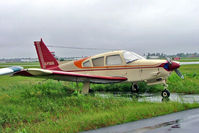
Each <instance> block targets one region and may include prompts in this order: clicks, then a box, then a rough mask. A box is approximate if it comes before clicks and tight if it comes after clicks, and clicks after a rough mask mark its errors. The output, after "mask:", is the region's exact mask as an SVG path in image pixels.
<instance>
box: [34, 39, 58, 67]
mask: <svg viewBox="0 0 199 133" xmlns="http://www.w3.org/2000/svg"><path fill="white" fill-rule="evenodd" d="M34 45H35V47H36V51H37V55H38V58H39V62H40V66H41V68H42V69H53V68H54V69H56V68H57V66H58V65H59V64H58V62H57V60H56V59H55V57H54V56H53V55H52V53H51V52H50V51H49V49H48V48H47V47H46V45H45V44H44V42H43V40H42V39H41V41H35V42H34Z"/></svg>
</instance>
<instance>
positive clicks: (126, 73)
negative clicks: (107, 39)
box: [59, 51, 170, 82]
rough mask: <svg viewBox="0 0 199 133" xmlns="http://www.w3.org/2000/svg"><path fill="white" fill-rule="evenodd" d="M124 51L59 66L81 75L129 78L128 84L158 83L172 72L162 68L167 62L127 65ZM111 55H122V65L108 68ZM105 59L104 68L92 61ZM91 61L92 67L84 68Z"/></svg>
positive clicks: (149, 61)
mask: <svg viewBox="0 0 199 133" xmlns="http://www.w3.org/2000/svg"><path fill="white" fill-rule="evenodd" d="M122 53H123V51H113V52H108V53H105V54H99V55H96V56H91V57H88V58H85V59H82V60H79V61H70V62H68V63H64V64H61V65H59V68H60V69H61V70H62V71H68V72H76V73H80V74H89V75H98V76H120V77H126V78H128V80H127V81H128V82H138V81H146V82H156V80H157V79H160V78H161V79H162V80H165V79H166V78H167V77H168V76H169V74H170V72H169V71H166V70H165V69H164V68H163V67H160V65H161V64H162V63H166V62H167V61H166V60H147V59H141V60H136V61H133V62H131V63H129V64H127V63H126V61H125V59H124V57H123V54H122ZM110 55H120V56H121V60H122V63H121V64H120V65H114V66H108V65H106V57H107V56H110ZM99 57H104V60H103V64H104V66H99V67H94V66H93V63H92V59H96V58H99ZM86 61H90V63H91V66H90V67H84V66H83V63H84V62H86Z"/></svg>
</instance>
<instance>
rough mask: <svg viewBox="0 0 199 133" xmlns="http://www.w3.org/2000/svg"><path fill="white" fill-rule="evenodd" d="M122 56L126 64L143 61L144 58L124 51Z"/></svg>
mask: <svg viewBox="0 0 199 133" xmlns="http://www.w3.org/2000/svg"><path fill="white" fill-rule="evenodd" d="M123 55H124V59H125V60H126V63H127V64H128V63H130V62H133V61H136V60H140V59H145V58H144V57H142V56H140V55H138V54H136V53H133V52H129V51H124V53H123Z"/></svg>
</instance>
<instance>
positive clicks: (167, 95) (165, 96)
mask: <svg viewBox="0 0 199 133" xmlns="http://www.w3.org/2000/svg"><path fill="white" fill-rule="evenodd" d="M167 88H168V85H167V84H166V82H165V83H164V90H163V91H162V93H161V96H162V98H169V96H170V92H169V90H168V89H167Z"/></svg>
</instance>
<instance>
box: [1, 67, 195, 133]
mask: <svg viewBox="0 0 199 133" xmlns="http://www.w3.org/2000/svg"><path fill="white" fill-rule="evenodd" d="M180 70H181V71H182V73H183V74H184V76H185V80H182V79H180V78H179V77H178V76H177V75H176V74H175V73H173V74H172V75H171V76H170V77H169V79H168V83H169V89H170V91H172V92H184V93H199V82H198V81H199V65H185V66H182V67H181V68H180ZM0 85H1V86H0V132H6V133H11V132H17V133H29V132H32V133H35V132H38V133H40V132H52V133H54V132H69V133H70V132H71V133H72V132H79V131H84V130H89V129H96V128H99V127H105V126H110V125H115V124H121V123H125V122H130V121H135V120H139V119H144V118H150V117H153V116H159V115H163V114H168V113H172V112H177V111H181V110H185V109H190V108H196V107H199V104H198V103H193V104H188V103H177V102H166V103H165V102H163V103H152V102H137V101H136V99H135V100H133V99H127V98H123V97H120V98H118V97H117V98H115V97H107V98H102V97H99V96H92V95H91V96H89V95H88V96H83V95H81V94H78V93H77V91H75V90H78V89H77V88H76V85H75V83H72V82H58V81H54V80H47V81H46V80H43V79H38V78H30V77H20V76H17V77H9V76H1V77H0ZM128 85H129V84H128V83H122V84H115V85H103V86H101V85H92V88H94V89H95V90H97V89H99V88H100V86H101V88H102V90H104V91H118V90H119V91H128V89H129V88H128ZM79 86H80V88H81V87H82V84H80V85H79ZM103 87H104V88H103ZM111 87H112V88H111ZM161 87H162V86H159V85H158V86H151V88H150V90H152V92H158V91H159V92H160V90H162V89H163V88H161ZM118 88H119V89H118ZM140 88H143V91H144V89H146V88H148V86H146V85H145V84H144V83H140ZM115 89H116V90H115ZM117 89H118V90H117Z"/></svg>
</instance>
